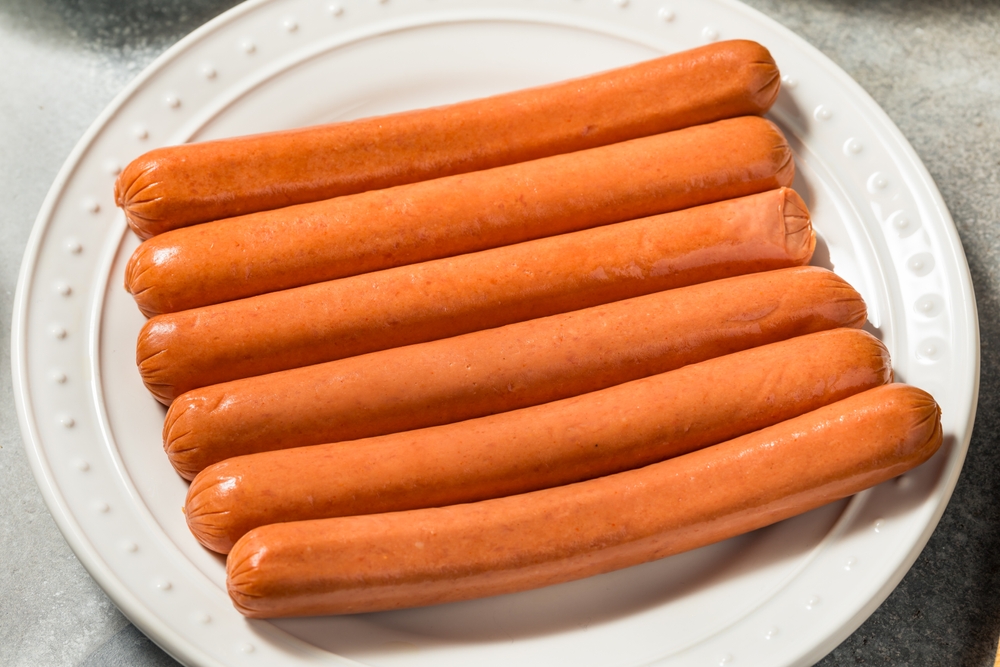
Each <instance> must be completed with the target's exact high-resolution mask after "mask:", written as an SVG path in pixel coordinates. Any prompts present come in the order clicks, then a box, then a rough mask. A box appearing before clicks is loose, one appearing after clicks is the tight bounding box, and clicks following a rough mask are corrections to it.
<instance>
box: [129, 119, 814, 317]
mask: <svg viewBox="0 0 1000 667" xmlns="http://www.w3.org/2000/svg"><path fill="white" fill-rule="evenodd" d="M794 170H795V169H794V162H793V160H792V154H791V151H790V150H789V147H788V144H787V142H786V141H785V138H784V136H782V134H781V132H780V131H779V130H778V129H777V128H776V127H775V126H774V125H773V124H772V123H770V121H767V120H764V119H763V118H758V117H756V116H748V117H743V118H733V119H729V120H724V121H719V122H717V123H712V124H710V125H703V126H699V127H692V128H687V129H684V130H678V131H676V132H670V133H667V134H661V135H656V136H652V137H645V138H642V139H636V140H633V141H628V142H623V143H620V144H614V145H611V146H604V147H601V148H594V149H591V150H588V151H581V152H578V153H573V154H571V155H559V156H555V157H550V158H545V159H541V160H536V161H533V162H526V163H521V164H515V165H511V166H507V167H500V168H497V169H491V170H488V171H480V172H475V173H471V174H463V175H460V176H451V177H448V178H441V179H437V180H433V181H425V182H421V183H414V184H411V185H405V186H400V187H396V188H390V189H387V190H380V191H376V192H367V193H363V194H358V195H354V196H351V197H341V198H337V199H331V200H328V201H323V202H316V203H312V204H304V205H301V206H295V207H290V208H285V209H281V210H277V211H268V212H264V213H258V214H254V215H250V216H244V217H240V218H232V219H229V220H221V221H218V222H212V223H208V224H204V225H198V226H196V227H192V228H189V229H181V230H176V231H173V232H170V233H167V234H163V235H161V236H158V237H156V238H154V239H150V240H149V241H146V242H145V243H143V244H142V245H140V246H139V248H138V249H137V250H136V251H135V253H134V254H133V256H132V258H131V259H130V261H129V263H128V266H127V268H126V277H125V285H126V288H127V289H128V290H129V291H130V292H131V293H132V295H133V296H134V298H135V300H136V303H137V304H138V306H139V308H140V310H142V311H143V313H145V314H146V315H155V314H158V313H165V312H174V311H178V310H185V309H188V308H195V307H198V306H204V305H208V304H212V303H219V302H223V301H230V300H232V299H238V298H243V297H248V296H253V295H255V294H263V293H267V292H273V291H276V290H281V289H287V288H290V287H297V286H300V285H307V284H311V283H316V282H320V281H325V280H332V279H335V278H342V277H346V276H352V275H356V274H360V273H367V272H369V271H375V270H380V269H386V268H390V267H394V266H402V265H405V264H412V263H414V262H421V261H427V260H431V259H436V258H440V257H450V256H453V255H459V254H462V253H467V252H472V251H477V250H483V249H486V248H493V247H497V246H503V245H508V244H511V243H518V242H522V241H527V240H530V239H537V238H541V237H545V236H551V235H554V234H562V233H565V232H572V231H577V230H581V229H587V228H591V227H596V226H598V225H604V224H607V223H613V222H620V221H622V220H631V219H635V218H640V217H643V216H650V215H654V214H657V213H663V212H665V211H673V210H677V209H683V208H688V207H691V206H696V205H700V204H707V203H709V202H713V201H720V200H725V199H731V198H734V197H742V196H744V195H749V194H753V193H756V192H761V191H764V190H770V189H774V188H778V187H780V186H787V185H791V182H792V178H793V176H794Z"/></svg>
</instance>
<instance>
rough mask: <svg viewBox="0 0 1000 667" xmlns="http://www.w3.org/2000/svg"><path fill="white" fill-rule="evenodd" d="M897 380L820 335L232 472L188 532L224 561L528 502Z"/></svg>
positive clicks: (873, 358)
mask: <svg viewBox="0 0 1000 667" xmlns="http://www.w3.org/2000/svg"><path fill="white" fill-rule="evenodd" d="M891 379H892V370H891V363H890V361H889V352H888V351H887V350H886V349H885V346H884V345H882V343H881V342H879V341H878V340H877V339H876V338H874V337H873V336H871V335H870V334H868V333H865V332H864V331H860V330H857V329H836V330H833V331H823V332H819V333H814V334H810V335H807V336H800V337H798V338H793V339H791V340H787V341H782V342H779V343H772V344H771V345H766V346H763V347H758V348H754V349H750V350H745V351H743V352H736V353H734V354H731V355H727V356H723V357H718V358H716V359H711V360H708V361H703V362H701V363H698V364H692V365H689V366H685V367H683V368H680V369H677V370H674V371H670V372H668V373H662V374H659V375H654V376H652V377H647V378H643V379H640V380H634V381H632V382H627V383H625V384H621V385H618V386H615V387H610V388H608V389H603V390H600V391H595V392H591V393H589V394H584V395H582V396H575V397H573V398H567V399H564V400H561V401H555V402H553V403H546V404H543V405H536V406H534V407H530V408H524V409H521V410H514V411H512V412H505V413H502V414H497V415H492V416H489V417H482V418H479V419H472V420H468V421H463V422H458V423H452V424H447V425H444V426H437V427H433V428H427V429H420V430H416V431H407V432H403V433H394V434H391V435H385V436H381V437H377V438H370V439H367V440H355V441H351V442H340V443H334V444H327V445H316V446H312V447H299V448H295V449H288V450H282V451H277V452H264V453H260V454H251V455H248V456H238V457H235V458H231V459H227V460H225V461H222V462H221V463H217V464H215V465H213V466H210V467H209V468H206V469H205V470H203V471H202V472H201V473H200V474H199V475H198V476H197V477H196V478H195V479H194V482H192V484H191V487H190V489H189V490H188V495H187V502H186V505H185V508H186V509H185V512H186V515H187V524H188V527H189V528H190V529H191V532H192V534H193V535H194V536H195V538H197V539H198V541H199V542H201V544H202V545H204V546H205V547H208V548H209V549H212V550H213V551H218V552H220V553H228V552H229V550H230V549H231V548H232V546H233V544H234V543H235V542H236V540H238V539H239V538H240V537H242V536H243V535H244V534H246V533H247V532H248V531H249V530H251V529H253V528H257V527H259V526H264V525H267V524H271V523H279V522H285V521H301V520H305V519H322V518H328V517H335V516H351V515H358V514H375V513H380V512H395V511H400V510H409V509H418V508H422V507H441V506H445V505H455V504H458V503H467V502H473V501H477V500H486V499H488V498H497V497H501V496H509V495H513V494H517V493H526V492H528V491H535V490H538V489H544V488H549V487H552V486H559V485H563V484H569V483H572V482H579V481H582V480H586V479H591V478H593V477H599V476H602V475H609V474H613V473H617V472H622V471H624V470H631V469H633V468H638V467H641V466H645V465H649V464H651V463H655V462H657V461H662V460H664V459H667V458H671V457H674V456H679V455H682V454H686V453H688V452H691V451H694V450H697V449H701V448H703V447H707V446H709V445H712V444H715V443H718V442H722V441H724V440H729V439H731V438H735V437H736V436H739V435H742V434H744V433H748V432H750V431H755V430H758V429H761V428H764V427H766V426H771V425H773V424H776V423H778V422H780V421H784V420H786V419H790V418H792V417H796V416H798V415H800V414H803V413H806V412H810V411H812V410H815V409H817V408H820V407H822V406H824V405H827V404H829V403H833V402H835V401H838V400H841V399H843V398H847V397H848V396H851V395H853V394H856V393H859V392H862V391H865V390H867V389H871V388H873V387H877V386H879V385H882V384H885V383H887V382H889V381H890V380H891Z"/></svg>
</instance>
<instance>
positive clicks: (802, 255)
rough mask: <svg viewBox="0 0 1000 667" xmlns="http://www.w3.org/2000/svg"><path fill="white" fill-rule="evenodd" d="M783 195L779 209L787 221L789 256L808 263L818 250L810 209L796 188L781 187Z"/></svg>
mask: <svg viewBox="0 0 1000 667" xmlns="http://www.w3.org/2000/svg"><path fill="white" fill-rule="evenodd" d="M781 195H782V196H781V201H780V203H779V211H780V213H781V215H782V217H783V218H784V221H785V248H786V249H787V251H788V256H789V257H790V258H791V259H793V260H794V261H796V262H798V263H800V264H807V263H809V260H810V259H812V256H813V252H814V251H815V250H816V232H815V230H814V229H813V226H812V219H811V217H810V216H809V209H808V208H807V207H806V203H805V202H804V201H802V197H800V196H799V194H798V193H797V192H795V190H792V189H791V188H781Z"/></svg>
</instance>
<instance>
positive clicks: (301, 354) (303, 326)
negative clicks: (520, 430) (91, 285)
mask: <svg viewBox="0 0 1000 667" xmlns="http://www.w3.org/2000/svg"><path fill="white" fill-rule="evenodd" d="M788 204H791V205H788ZM744 211H746V212H748V213H750V214H749V215H746V216H744V215H743V214H742V213H743V212H744ZM813 246H814V235H813V231H812V227H811V225H810V224H809V219H808V215H807V214H806V213H805V207H804V205H802V204H801V200H800V199H799V198H798V196H797V195H795V194H794V193H793V192H792V191H791V190H784V191H778V192H775V193H771V194H767V195H762V196H761V197H759V198H757V199H752V200H750V201H747V200H743V201H737V202H720V203H718V204H715V205H713V206H706V207H703V208H701V209H695V210H690V211H686V212H680V213H677V214H674V215H673V216H668V215H664V216H654V217H652V218H646V219H642V220H635V221H630V222H627V223H618V224H616V225H613V226H607V227H602V228H598V229H591V230H585V231H583V232H575V233H573V234H565V235H563V236H557V237H551V238H546V239H538V240H535V241H529V242H526V243H521V244H517V245H513V246H506V247H503V248H494V249H492V250H484V251H482V252H479V253H471V254H468V255H461V256H458V257H452V258H447V259H439V260H434V261H431V262H424V263H422V264H413V265H410V266H404V267H399V268H395V269H386V270H385V271H378V272H374V273H369V274H365V275H361V276H353V277H351V278H342V279H340V280H331V281H329V282H325V283H317V284H315V285H307V286H305V287H297V288H294V289H290V290H285V291H282V292H272V293H270V294H263V295H260V296H255V297H250V298H247V299H241V300H238V301H230V302H227V303H221V304H216V305H213V306H205V307H203V308H195V309H192V310H185V311H181V312H178V313H169V314H166V315H158V316H157V317H154V318H153V319H151V320H149V322H147V323H146V325H145V326H144V327H143V329H142V330H141V332H140V334H139V341H138V346H137V353H136V358H137V362H138V364H139V370H140V373H141V375H142V377H143V381H144V382H145V383H146V386H147V387H149V389H150V390H151V391H152V392H153V393H154V395H156V396H157V397H158V398H160V399H161V400H164V401H169V400H171V399H172V398H174V397H175V396H178V395H180V394H181V393H183V392H184V391H187V390H189V389H194V388H196V387H201V386H206V385H210V384H215V383H218V382H226V381H229V380H236V379H239V378H243V377H250V376H254V375H261V374H263V373H270V372H274V371H281V370H286V369H289V368H297V367H299V366H305V365H309V364H316V363H322V362H325V361H333V360H335V359H341V358H344V357H349V356H354V355H357V354H364V353H366V352H374V351H376V350H382V349H387V348H391V347H398V346H400V345H409V344H412V343H420V342H424V341H429V340H435V339H439V338H446V337H449V336H456V335H459V334H463V333H468V332H470V331H476V330H480V329H486V328H491V327H496V326H502V325H504V324H510V323H512V322H519V321H523V320H529V319H533V318H536V317H542V316H546V315H552V314H555V313H560V312H567V311H571V310H577V309H579V308H586V307H590V306H594V305H597V304H601V303H606V302H609V301H615V300H618V299H623V298H627V297H631V296H635V295H639V294H648V293H650V292H654V291H658V290H663V289H668V288H672V287H679V286H683V285H688V284H692V283H698V282H705V281H709V280H713V279H717V278H723V277H727V276H732V275H735V274H740V273H750V272H755V271H763V270H768V269H775V268H780V267H788V266H796V265H799V264H804V263H806V262H808V261H809V258H810V257H811V255H812V250H813Z"/></svg>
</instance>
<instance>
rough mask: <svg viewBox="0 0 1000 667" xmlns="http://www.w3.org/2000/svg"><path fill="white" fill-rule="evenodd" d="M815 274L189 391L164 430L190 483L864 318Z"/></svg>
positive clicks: (831, 278) (748, 280) (691, 290)
mask: <svg viewBox="0 0 1000 667" xmlns="http://www.w3.org/2000/svg"><path fill="white" fill-rule="evenodd" d="M865 317H866V312H865V304H864V301H863V300H862V299H861V296H860V295H859V294H858V293H857V292H856V291H854V289H852V288H851V286H850V285H848V284H847V283H846V282H844V281H843V280H842V279H841V278H840V277H838V276H837V275H836V274H834V273H832V272H830V271H827V270H825V269H821V268H816V267H801V268H792V269H782V270H778V271H769V272H765V273H756V274H751V275H746V276H739V277H734V278H727V279H724V280H717V281H713V282H708V283H703V284H700V285H694V286H691V287H682V288H678V289H675V290H668V291H666V292H660V293H658V294H653V295H651V296H646V297H640V298H637V299H632V300H628V301H622V302H618V303H612V304H608V305H604V306H597V307H594V308H588V309H585V310H580V311H576V312H570V313H564V314H561V315H553V316H551V317H546V318H540V319H537V320H529V321H527V322H520V323H517V324H511V325H507V326H505V327H499V328H496V329H486V330H484V331H477V332H475V333H470V334H465V335H463V336H458V337H455V338H447V339H442V340H437V341H432V342H429V343H421V344H419V345H411V346H407V347H401V348H394V349H390V350H383V351H381V352H374V353H371V354H366V355H362V356H357V357H350V358H347V359H341V360H339V361H333V362H329V363H326V364H317V365H314V366H307V367H304V368H298V369H295V370H290V371H284V372H281V373H273V374H270V375H264V376H259V377H254V378H247V379H244V380H237V381H234V382H227V383H223V384H218V385H212V386H208V387H203V388H200V389H195V390H192V391H189V392H187V393H185V394H183V395H182V396H180V397H179V398H178V399H177V400H175V401H174V402H173V404H172V405H171V406H170V409H169V410H168V411H167V417H166V420H165V422H164V426H163V438H164V449H165V450H166V452H167V456H168V457H169V459H170V462H171V463H172V464H173V466H174V468H176V469H177V471H178V472H179V473H180V474H181V475H182V476H183V477H185V478H186V479H192V478H193V477H194V476H195V475H196V474H197V473H198V472H200V471H201V470H202V469H204V468H205V467H206V466H208V465H210V464H213V463H217V462H218V461H222V460H224V459H227V458H230V457H232V456H237V455H242V454H251V453H255V452H262V451H268V450H276V449H286V448H290V447H300V446H303V445H316V444H320V443H328V442H338V441H342V440H355V439H358V438H365V437H371V436H377V435H383V434H386V433H394V432H399V431H407V430H410V429H416V428H423V427H428V426H435V425H438V424H448V423H452V422H457V421H462V420H465V419H471V418H474V417H482V416H485V415H489V414H494V413H498V412H505V411H508V410H514V409H517V408H524V407H528V406H531V405H537V404H539V403H547V402H549V401H554V400H557V399H562V398H567V397H570V396H575V395H577V394H582V393H585V392H588V391H594V390H597V389H603V388H605V387H610V386H613V385H616V384H620V383H622V382H627V381H629V380H635V379H638V378H641V377H645V376H647V375H653V374H656V373H662V372H665V371H669V370H673V369H675V368H679V367H681V366H684V365H686V364H691V363H695V362H698V361H703V360H705V359H711V358H713V357H717V356H721V355H724V354H729V353H732V352H737V351H739V350H742V349H746V348H751V347H756V346H758V345H765V344H767V343H773V342H776V341H780V340H784V339H786V338H791V337H794V336H799V335H803V334H808V333H812V332H816V331H822V330H826V329H832V328H835V327H860V326H861V325H862V324H864V322H865Z"/></svg>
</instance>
